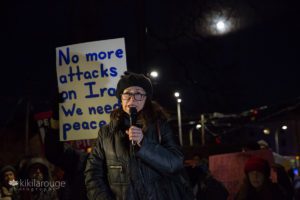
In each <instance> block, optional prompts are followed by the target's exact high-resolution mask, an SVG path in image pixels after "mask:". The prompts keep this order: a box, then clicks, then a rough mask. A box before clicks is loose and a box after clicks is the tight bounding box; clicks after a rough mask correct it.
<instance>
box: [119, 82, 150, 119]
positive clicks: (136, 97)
mask: <svg viewBox="0 0 300 200" xmlns="http://www.w3.org/2000/svg"><path fill="white" fill-rule="evenodd" d="M146 98H147V96H146V92H145V90H144V89H143V88H141V87H138V86H131V87H128V88H126V89H125V90H124V91H123V93H122V94H121V103H122V108H123V110H124V111H125V112H126V113H128V114H130V113H129V109H130V107H135V108H136V109H137V111H138V112H139V111H141V110H142V109H143V108H144V105H145V101H146Z"/></svg>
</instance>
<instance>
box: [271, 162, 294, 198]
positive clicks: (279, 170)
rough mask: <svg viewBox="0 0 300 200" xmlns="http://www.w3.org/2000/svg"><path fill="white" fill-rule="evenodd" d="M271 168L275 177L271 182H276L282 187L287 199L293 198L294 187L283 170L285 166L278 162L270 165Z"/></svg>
mask: <svg viewBox="0 0 300 200" xmlns="http://www.w3.org/2000/svg"><path fill="white" fill-rule="evenodd" d="M271 170H272V171H273V172H274V173H275V178H274V181H273V182H275V183H278V184H279V185H280V186H282V187H283V188H284V190H285V191H286V194H287V199H288V200H293V196H294V189H293V185H292V182H291V179H290V177H289V175H288V173H287V172H286V171H285V168H284V167H283V166H282V165H280V164H277V163H274V164H272V165H271Z"/></svg>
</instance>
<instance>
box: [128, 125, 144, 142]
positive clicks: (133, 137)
mask: <svg viewBox="0 0 300 200" xmlns="http://www.w3.org/2000/svg"><path fill="white" fill-rule="evenodd" d="M126 134H127V135H128V138H129V140H130V141H133V142H134V143H136V144H137V145H138V146H141V142H142V140H143V138H144V134H143V131H142V129H141V128H139V127H136V126H131V127H130V128H129V129H128V130H127V131H126Z"/></svg>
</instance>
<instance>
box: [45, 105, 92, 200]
mask: <svg viewBox="0 0 300 200" xmlns="http://www.w3.org/2000/svg"><path fill="white" fill-rule="evenodd" d="M55 112H57V114H56V113H55ZM55 112H54V115H53V117H52V118H51V120H50V128H49V129H48V130H47V131H46V135H45V155H46V158H47V159H48V160H49V161H50V162H51V163H52V164H54V165H55V166H57V167H59V168H61V169H62V170H63V172H64V175H63V180H65V181H66V185H65V187H64V188H61V191H60V193H59V197H60V199H61V200H73V199H76V200H87V195H86V187H85V182H84V169H85V165H86V161H87V158H88V153H87V152H83V151H80V150H77V149H75V148H73V147H72V146H71V145H69V144H64V143H63V142H60V141H59V124H58V123H59V121H58V108H57V111H55Z"/></svg>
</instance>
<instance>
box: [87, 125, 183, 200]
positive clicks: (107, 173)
mask: <svg viewBox="0 0 300 200" xmlns="http://www.w3.org/2000/svg"><path fill="white" fill-rule="evenodd" d="M158 128H159V129H160V135H161V142H159V140H158V133H157V129H158ZM133 148H134V150H132V149H133ZM130 149H131V150H130ZM182 168H183V154H182V152H181V149H180V147H179V146H178V144H177V142H176V141H175V139H174V135H173V133H172V131H171V128H170V126H169V124H168V123H167V122H166V121H160V122H159V125H157V124H152V125H150V126H149V127H148V129H147V131H146V132H145V133H144V139H143V142H142V146H141V147H140V148H139V147H138V146H134V147H132V146H131V144H130V141H129V140H128V136H127V135H126V133H125V131H124V130H123V131H122V130H119V129H117V128H116V127H115V126H114V124H113V123H112V122H111V123H110V124H108V125H106V126H103V127H102V128H101V129H100V131H99V135H98V139H97V142H96V144H95V147H94V148H93V151H92V153H91V155H90V156H89V158H88V161H87V165H86V169H85V176H86V178H85V183H86V187H87V192H88V197H89V199H96V200H100V199H101V200H102V199H103V200H107V199H117V200H119V199H126V200H128V199H130V200H131V199H133V200H139V199H167V197H165V196H164V195H163V194H161V192H159V191H161V185H160V183H159V182H160V180H161V178H162V174H172V173H174V172H177V171H178V170H180V169H182Z"/></svg>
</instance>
